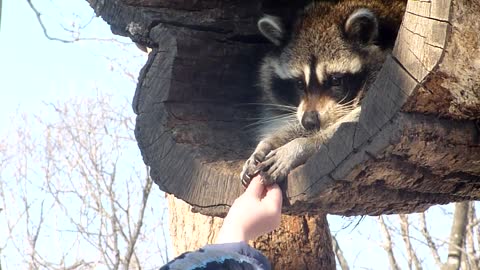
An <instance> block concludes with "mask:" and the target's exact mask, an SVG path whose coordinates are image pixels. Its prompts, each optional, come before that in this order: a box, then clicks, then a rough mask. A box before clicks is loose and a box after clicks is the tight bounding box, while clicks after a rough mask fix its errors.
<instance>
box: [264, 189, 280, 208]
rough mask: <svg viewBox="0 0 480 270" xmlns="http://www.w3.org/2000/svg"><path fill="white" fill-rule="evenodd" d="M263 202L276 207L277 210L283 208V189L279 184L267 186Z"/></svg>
mask: <svg viewBox="0 0 480 270" xmlns="http://www.w3.org/2000/svg"><path fill="white" fill-rule="evenodd" d="M262 202H264V203H266V204H268V205H270V206H272V207H274V208H275V209H276V210H280V211H281V209H282V202H283V195H282V190H281V189H280V187H279V186H278V185H277V184H273V185H270V186H268V187H267V192H266V194H265V197H264V198H263V200H262Z"/></svg>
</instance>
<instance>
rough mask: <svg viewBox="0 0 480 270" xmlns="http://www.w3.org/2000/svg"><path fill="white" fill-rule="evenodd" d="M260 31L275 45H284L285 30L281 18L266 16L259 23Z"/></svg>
mask: <svg viewBox="0 0 480 270" xmlns="http://www.w3.org/2000/svg"><path fill="white" fill-rule="evenodd" d="M257 26H258V30H260V32H261V33H262V34H263V35H264V36H265V37H266V38H267V39H268V40H270V41H271V42H273V44H275V45H277V46H279V45H280V44H281V43H282V40H283V36H284V29H283V24H282V21H281V20H280V18H279V17H276V16H271V15H265V16H263V17H262V18H261V19H260V20H258V23H257Z"/></svg>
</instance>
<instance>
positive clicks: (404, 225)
mask: <svg viewBox="0 0 480 270" xmlns="http://www.w3.org/2000/svg"><path fill="white" fill-rule="evenodd" d="M398 216H399V218H400V230H401V231H402V238H403V242H404V243H405V249H406V250H407V259H408V267H409V268H410V269H412V264H413V265H415V268H416V269H417V270H421V269H422V265H421V263H420V261H419V260H418V258H417V254H416V252H415V251H414V250H413V247H412V243H411V242H410V231H409V226H410V223H409V222H408V216H407V215H405V214H400V215H398Z"/></svg>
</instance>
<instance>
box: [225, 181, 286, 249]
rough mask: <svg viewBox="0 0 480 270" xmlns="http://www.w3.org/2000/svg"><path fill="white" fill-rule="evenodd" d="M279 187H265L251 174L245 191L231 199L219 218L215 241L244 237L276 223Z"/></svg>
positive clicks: (265, 231) (274, 225) (255, 234)
mask: <svg viewBox="0 0 480 270" xmlns="http://www.w3.org/2000/svg"><path fill="white" fill-rule="evenodd" d="M281 213H282V191H281V190H280V187H279V186H278V185H277V184H274V185H271V186H267V187H265V186H264V185H263V184H262V180H261V177H260V176H255V177H254V178H253V179H252V182H251V183H250V185H249V186H248V188H247V189H246V190H245V192H244V193H243V194H242V195H241V196H240V197H238V198H237V199H236V200H235V202H234V203H233V205H232V207H231V208H230V211H228V214H227V216H226V217H225V219H224V221H223V226H222V228H221V229H220V232H219V234H218V237H217V243H233V242H240V241H248V240H253V239H255V238H257V237H258V236H260V235H262V234H265V233H268V232H271V231H273V230H274V229H276V228H277V227H278V226H279V225H280V219H281Z"/></svg>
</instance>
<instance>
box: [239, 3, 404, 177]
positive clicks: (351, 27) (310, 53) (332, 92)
mask: <svg viewBox="0 0 480 270" xmlns="http://www.w3.org/2000/svg"><path fill="white" fill-rule="evenodd" d="M404 12H405V1H393V0H390V1H389V0H386V1H381V0H375V1H358V0H356V1H353V0H345V1H340V2H338V3H332V2H313V3H311V4H310V5H308V6H306V7H305V8H304V9H303V10H302V11H301V13H300V14H298V16H297V18H296V21H295V22H294V23H293V24H292V25H291V26H290V27H288V28H287V27H286V25H284V23H283V22H282V20H281V18H279V17H276V16H272V15H265V16H264V17H262V18H261V19H260V20H259V21H258V28H259V30H260V32H261V33H262V34H263V35H264V36H265V37H266V38H267V39H268V40H269V41H271V42H272V43H273V44H274V45H275V48H274V49H273V50H272V51H271V52H270V53H269V54H267V55H266V56H265V57H264V59H263V60H262V62H261V65H260V71H259V85H260V88H261V90H262V101H261V104H262V105H263V107H264V108H263V112H262V113H263V116H262V118H264V119H265V120H264V121H263V122H262V124H261V125H260V128H259V133H260V135H259V139H260V142H259V143H258V145H257V147H256V149H255V151H254V152H253V154H252V155H251V156H250V158H249V159H248V160H247V161H246V162H245V165H244V167H243V170H242V172H241V179H242V183H243V185H244V186H247V185H248V184H249V182H250V179H251V178H252V176H254V175H256V174H258V173H260V174H262V176H263V180H264V181H265V184H267V185H268V184H272V183H277V182H280V181H282V180H284V179H285V178H286V177H287V175H288V173H289V172H290V170H292V169H293V168H295V167H297V166H299V165H301V164H303V163H305V162H306V160H307V159H308V158H309V157H310V156H311V155H313V154H314V153H315V152H316V151H317V149H318V148H319V147H320V146H321V144H322V143H323V142H324V141H325V140H326V139H327V138H328V137H329V136H330V134H329V133H328V132H327V131H328V127H330V126H332V125H333V124H335V123H337V122H339V121H340V119H341V118H342V117H343V116H345V115H346V114H348V113H349V112H350V111H352V110H353V109H355V108H357V107H358V106H359V105H360V101H361V99H362V97H363V95H364V92H365V91H366V89H368V86H369V85H370V84H371V83H372V81H373V79H374V78H375V75H376V74H377V72H378V70H379V69H380V68H381V66H382V64H383V62H384V61H385V59H386V56H387V55H388V54H389V53H390V52H391V49H392V48H393V45H394V43H395V38H396V35H397V33H398V29H399V27H400V24H401V21H402V17H403V14H404ZM287 29H289V30H287Z"/></svg>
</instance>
